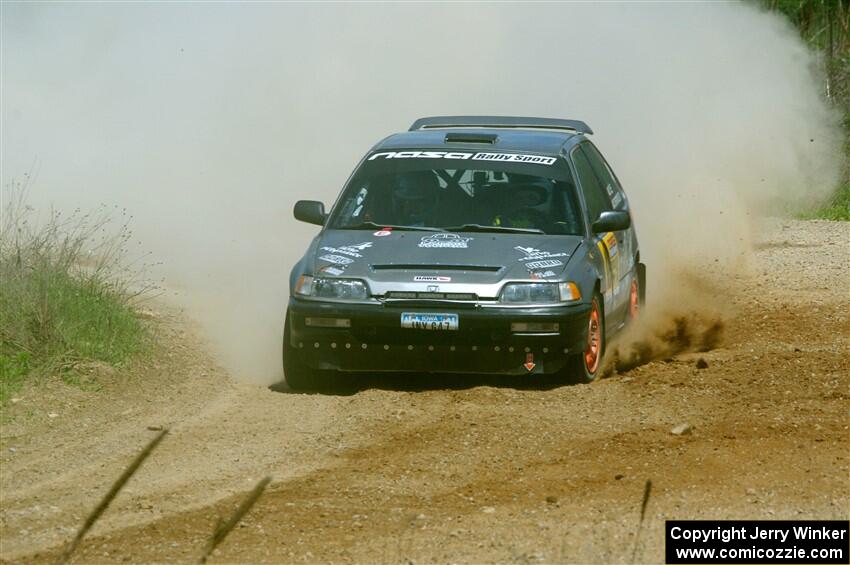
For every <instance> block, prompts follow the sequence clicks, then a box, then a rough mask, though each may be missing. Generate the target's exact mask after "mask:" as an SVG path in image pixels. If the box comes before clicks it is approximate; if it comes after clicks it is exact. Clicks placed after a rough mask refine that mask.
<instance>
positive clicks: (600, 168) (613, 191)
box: [580, 143, 626, 210]
mask: <svg viewBox="0 0 850 565" xmlns="http://www.w3.org/2000/svg"><path fill="white" fill-rule="evenodd" d="M580 147H581V150H582V152H583V153H584V154H585V156H586V157H587V160H588V161H590V166H591V167H593V170H594V172H595V173H596V176H597V177H599V180H600V181H601V182H602V187H603V188H604V189H605V193H606V194H607V195H608V198H609V199H610V200H611V204H612V205H613V207H614V208H615V209H617V210H625V208H626V198H625V196H624V195H623V189H622V188H621V187H620V184H619V183H618V182H617V178H616V177H615V176H614V173H613V172H612V171H611V168H610V167H609V166H608V163H606V162H605V159H603V158H602V155H600V154H599V150H598V149H596V147H594V146H593V144H591V143H582V144H581V145H580Z"/></svg>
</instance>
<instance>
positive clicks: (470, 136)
mask: <svg viewBox="0 0 850 565" xmlns="http://www.w3.org/2000/svg"><path fill="white" fill-rule="evenodd" d="M498 140H499V136H498V135H496V134H495V133H459V132H458V133H447V134H446V143H486V144H488V145H493V144H495V143H496V142H497V141H498Z"/></svg>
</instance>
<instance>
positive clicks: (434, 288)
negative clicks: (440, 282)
mask: <svg viewBox="0 0 850 565" xmlns="http://www.w3.org/2000/svg"><path fill="white" fill-rule="evenodd" d="M427 288H428V292H440V287H439V286H437V285H435V284H429V285H428V287H427Z"/></svg>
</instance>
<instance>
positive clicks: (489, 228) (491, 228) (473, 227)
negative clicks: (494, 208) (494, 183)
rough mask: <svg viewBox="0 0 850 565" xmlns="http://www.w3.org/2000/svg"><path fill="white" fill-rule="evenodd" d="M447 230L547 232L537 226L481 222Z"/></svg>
mask: <svg viewBox="0 0 850 565" xmlns="http://www.w3.org/2000/svg"><path fill="white" fill-rule="evenodd" d="M445 230H446V231H478V232H506V233H546V232H544V231H543V230H541V229H537V228H511V227H507V226H482V225H481V224H464V225H462V226H452V227H450V228H445Z"/></svg>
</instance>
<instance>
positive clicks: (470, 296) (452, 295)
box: [384, 291, 478, 300]
mask: <svg viewBox="0 0 850 565" xmlns="http://www.w3.org/2000/svg"><path fill="white" fill-rule="evenodd" d="M384 296H385V298H388V299H392V300H478V295H477V294H475V293H472V292H404V291H390V292H388V293H386V294H385V295H384Z"/></svg>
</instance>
